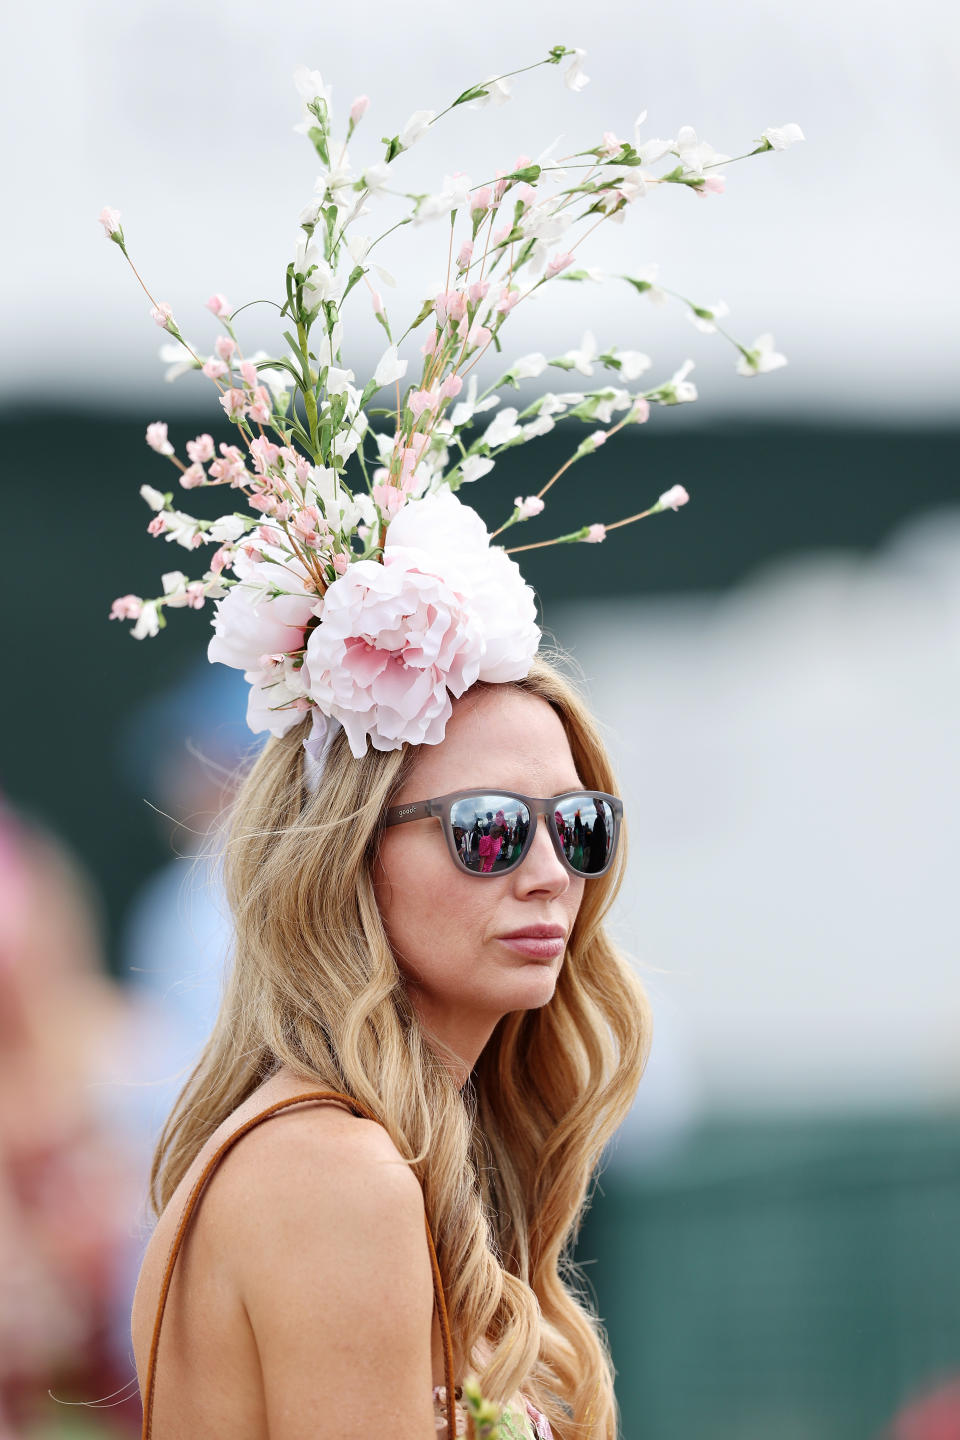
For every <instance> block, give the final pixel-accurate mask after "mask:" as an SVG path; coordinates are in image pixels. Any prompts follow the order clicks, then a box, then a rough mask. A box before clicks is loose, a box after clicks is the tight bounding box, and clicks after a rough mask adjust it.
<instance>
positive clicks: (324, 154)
mask: <svg viewBox="0 0 960 1440" xmlns="http://www.w3.org/2000/svg"><path fill="white" fill-rule="evenodd" d="M307 134H308V135H309V137H310V139H311V140H312V141H313V148H314V150H316V152H317V154H318V155H319V156H320V159H321V160H322V161H323V163H324V165H329V164H330V151H329V150H328V149H327V136H326V132H325V131H323V130H321V129H320V127H319V125H311V126H310V129H309V130H308V131H307Z"/></svg>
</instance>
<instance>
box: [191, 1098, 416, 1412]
mask: <svg viewBox="0 0 960 1440" xmlns="http://www.w3.org/2000/svg"><path fill="white" fill-rule="evenodd" d="M273 1098H276V1096H274V1097H273ZM266 1099H268V1097H267V1096H265V1095H264V1096H260V1097H257V1099H256V1102H255V1103H254V1104H253V1105H252V1106H248V1105H244V1106H241V1107H240V1109H239V1110H238V1111H237V1112H235V1113H234V1115H233V1116H232V1117H231V1122H230V1128H231V1129H235V1128H236V1127H237V1126H238V1125H239V1126H242V1125H243V1123H244V1120H245V1119H248V1118H252V1116H253V1114H255V1113H256V1111H257V1110H258V1109H262V1108H264V1105H263V1101H264V1100H266ZM204 1210H205V1211H206V1220H205V1235H206V1240H205V1247H206V1259H207V1261H208V1262H209V1264H210V1267H211V1273H213V1274H215V1275H217V1276H218V1277H219V1281H220V1282H222V1283H226V1284H227V1285H228V1287H229V1290H230V1292H231V1293H232V1294H233V1295H235V1296H236V1298H237V1300H238V1302H239V1304H240V1305H241V1306H242V1311H243V1313H244V1314H245V1316H246V1320H247V1322H248V1323H249V1327H250V1331H251V1332H252V1336H253V1340H254V1343H255V1346H256V1353H257V1355H258V1359H259V1373H260V1376H261V1379H262V1384H263V1397H264V1404H265V1409H266V1416H267V1433H268V1434H269V1435H270V1436H271V1440H274V1437H275V1440H328V1437H330V1440H332V1437H334V1436H337V1437H339V1436H341V1435H344V1434H366V1433H373V1432H376V1431H380V1430H390V1428H391V1426H392V1425H393V1424H394V1422H395V1419H396V1416H397V1414H402V1415H404V1416H405V1420H404V1426H403V1427H402V1428H401V1430H400V1431H399V1432H398V1433H399V1434H400V1435H402V1436H403V1437H406V1436H407V1435H410V1436H412V1437H419V1436H426V1435H428V1434H431V1433H432V1399H431V1393H432V1378H431V1377H432V1366H431V1334H432V1325H433V1307H434V1295H433V1271H432V1266H431V1260H430V1254H429V1244H428V1241H427V1235H426V1226H425V1211H424V1200H423V1192H422V1190H421V1187H420V1183H419V1181H418V1179H417V1177H416V1175H415V1174H414V1172H413V1170H412V1169H411V1168H410V1166H409V1165H407V1164H406V1162H405V1161H404V1159H403V1157H402V1155H401V1154H400V1152H399V1151H398V1149H397V1147H396V1145H395V1144H394V1143H393V1141H392V1139H391V1138H390V1136H389V1134H388V1133H387V1131H386V1130H385V1129H384V1127H383V1126H382V1125H379V1124H377V1123H376V1122H375V1121H372V1120H367V1119H364V1118H363V1117H359V1116H356V1115H353V1114H351V1113H350V1112H349V1111H347V1110H346V1109H345V1108H343V1107H341V1106H339V1105H336V1104H333V1103H325V1104H316V1103H313V1104H304V1105H298V1106H294V1107H291V1108H290V1109H285V1110H282V1111H280V1112H278V1113H276V1114H274V1115H272V1116H270V1118H269V1119H268V1120H265V1121H264V1122H263V1123H262V1124H258V1125H256V1126H255V1127H254V1128H252V1129H251V1130H250V1131H249V1132H248V1133H247V1134H245V1135H244V1136H243V1138H242V1139H241V1140H239V1141H238V1143H237V1144H236V1146H235V1147H234V1148H233V1149H232V1150H231V1151H230V1153H229V1154H228V1155H227V1156H226V1157H225V1158H224V1163H223V1164H222V1166H221V1167H219V1169H218V1171H217V1174H216V1175H215V1176H214V1179H213V1182H212V1183H211V1185H210V1189H209V1192H208V1194H207V1195H206V1196H205V1199H204V1203H203V1206H202V1207H201V1211H204ZM407 1426H409V1428H407Z"/></svg>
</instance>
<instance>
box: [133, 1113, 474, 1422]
mask: <svg viewBox="0 0 960 1440" xmlns="http://www.w3.org/2000/svg"><path fill="white" fill-rule="evenodd" d="M307 1100H339V1101H341V1102H343V1103H345V1104H347V1105H348V1106H349V1107H350V1109H351V1110H353V1111H354V1112H355V1113H357V1114H360V1115H364V1116H365V1117H366V1118H367V1119H368V1120H375V1121H376V1122H377V1124H378V1125H382V1124H383V1121H382V1120H379V1119H377V1116H376V1115H374V1114H373V1113H372V1112H371V1111H370V1110H368V1109H367V1107H366V1106H365V1105H364V1104H363V1103H362V1101H360V1100H355V1099H354V1098H353V1096H352V1095H343V1094H341V1093H340V1091H338V1090H315V1091H310V1092H308V1093H307V1094H305V1095H295V1096H294V1097H293V1099H291V1100H278V1101H277V1102H276V1104H274V1105H270V1106H268V1107H267V1109H266V1110H261V1111H260V1112H259V1113H258V1114H256V1115H253V1116H251V1118H250V1119H249V1120H246V1121H244V1123H243V1124H242V1125H239V1126H238V1127H237V1129H236V1130H234V1131H233V1133H232V1134H231V1135H228V1136H227V1138H226V1140H224V1142H223V1144H222V1145H221V1146H220V1148H219V1149H218V1150H216V1151H215V1152H214V1154H213V1155H211V1157H210V1159H209V1160H208V1161H207V1163H206V1165H205V1166H204V1167H203V1170H202V1172H201V1174H200V1177H199V1179H198V1180H197V1182H196V1184H195V1185H194V1187H193V1189H192V1190H191V1191H190V1195H189V1197H188V1199H187V1203H186V1204H185V1205H184V1207H183V1213H182V1214H181V1216H180V1221H179V1224H178V1225H177V1231H176V1234H175V1235H174V1237H173V1243H172V1244H171V1246H170V1253H169V1254H168V1256H167V1263H166V1268H165V1270H164V1272H163V1284H162V1285H161V1287H160V1299H159V1302H158V1304H157V1318H156V1320H155V1322H154V1326H153V1340H152V1341H151V1344H150V1359H149V1361H148V1364H147V1383H146V1385H145V1387H144V1392H143V1430H142V1431H141V1436H142V1440H151V1436H152V1433H153V1431H152V1427H153V1398H154V1387H155V1384H156V1375H157V1351H158V1349H159V1346H160V1326H161V1324H162V1322H163V1312H164V1310H165V1309H166V1306H167V1295H168V1294H169V1291H170V1282H171V1280H172V1279H173V1267H174V1265H175V1264H176V1263H177V1256H178V1255H179V1254H180V1247H181V1246H182V1244H183V1240H184V1236H185V1235H186V1233H187V1227H188V1225H189V1224H190V1220H191V1218H192V1216H193V1213H194V1211H195V1210H196V1208H197V1204H198V1202H199V1200H200V1196H201V1194H202V1192H203V1188H204V1186H205V1185H206V1183H207V1181H208V1180H209V1179H210V1176H211V1175H212V1174H213V1171H214V1170H215V1169H216V1167H217V1165H218V1164H219V1163H220V1161H221V1160H222V1159H223V1157H224V1155H226V1153H227V1151H228V1150H231V1149H232V1148H233V1146H234V1145H236V1143H237V1141H238V1140H240V1139H241V1138H242V1137H243V1136H244V1135H246V1133H247V1131H248V1130H252V1129H253V1128H254V1126H256V1125H260V1124H262V1123H263V1121H264V1120H269V1119H270V1116H271V1115H276V1114H277V1113H278V1111H280V1110H286V1109H287V1108H288V1107H289V1106H290V1105H302V1104H303V1103H304V1102H305V1101H307ZM424 1218H425V1219H426V1222H427V1244H428V1246H429V1248H430V1264H431V1267H432V1269H433V1289H434V1294H435V1296H436V1302H437V1310H438V1311H439V1315H440V1329H441V1331H442V1333H443V1372H444V1376H445V1378H446V1392H447V1407H446V1408H447V1440H457V1428H456V1427H457V1415H456V1399H455V1396H454V1383H453V1341H452V1339H451V1337H450V1319H449V1316H448V1315H447V1305H446V1300H445V1299H444V1294H443V1280H442V1278H441V1275H440V1266H439V1264H438V1263H437V1251H436V1247H435V1245H434V1243H433V1233H432V1231H431V1229H430V1221H429V1219H427V1217H426V1216H425V1217H424ZM471 1419H472V1417H471ZM470 1428H471V1430H472V1428H473V1427H472V1425H471V1427H470Z"/></svg>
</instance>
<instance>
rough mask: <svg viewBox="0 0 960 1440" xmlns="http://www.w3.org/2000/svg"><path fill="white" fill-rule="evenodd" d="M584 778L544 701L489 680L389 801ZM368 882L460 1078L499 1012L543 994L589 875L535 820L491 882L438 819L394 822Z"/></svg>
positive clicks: (560, 788) (529, 790)
mask: <svg viewBox="0 0 960 1440" xmlns="http://www.w3.org/2000/svg"><path fill="white" fill-rule="evenodd" d="M582 785H583V780H582V779H581V777H580V776H579V775H578V774H577V769H576V766H575V764H574V762H573V756H572V754H571V753H570V745H569V742H568V740H567V736H566V732H565V731H564V728H563V725H562V724H561V721H560V718H559V716H558V715H557V714H556V712H555V711H554V710H553V709H552V708H551V706H550V705H548V704H547V702H546V701H545V700H541V699H540V698H539V696H536V695H529V694H525V693H524V692H522V691H520V690H516V689H514V688H513V687H512V686H510V685H493V686H491V687H489V688H485V689H482V690H478V691H474V692H468V693H467V695H466V696H464V698H463V699H462V700H460V701H457V702H454V709H453V714H452V716H451V718H450V720H449V721H448V722H447V728H446V734H445V736H444V739H443V740H442V742H441V743H440V744H439V745H424V746H423V747H422V748H421V750H420V753H419V755H418V757H417V763H416V766H415V768H414V770H413V772H412V773H411V775H410V777H409V779H408V780H407V781H406V782H405V784H404V785H403V787H402V789H400V790H399V791H398V792H397V794H396V795H395V797H394V799H393V803H394V804H396V805H405V804H407V803H408V802H410V801H413V800H429V799H432V798H433V797H434V796H437V795H448V794H450V793H451V792H452V791H455V790H459V789H463V790H472V789H490V790H496V789H498V788H501V787H502V788H503V789H506V790H514V791H519V792H520V793H521V794H525V795H543V796H546V795H559V794H562V793H563V792H564V791H567V790H577V789H579V788H581V787H582ZM374 882H375V888H376V895H377V903H378V904H379V907H380V913H381V915H382V916H383V920H384V923H385V925H386V928H387V934H388V936H389V938H390V944H391V947H392V949H393V953H394V955H395V956H396V959H397V963H398V965H399V966H400V969H401V971H402V972H403V974H404V976H405V977H406V980H407V985H408V989H409V991H410V995H411V999H412V1001H413V1003H414V1005H415V1007H416V1009H417V1011H418V1013H419V1015H420V1018H421V1020H422V1022H423V1023H424V1025H425V1027H426V1028H427V1029H428V1030H430V1031H432V1032H433V1033H434V1034H435V1035H437V1036H439V1038H440V1039H441V1040H442V1041H444V1042H445V1043H446V1044H448V1045H449V1046H450V1047H451V1048H452V1049H453V1050H454V1052H455V1053H456V1054H457V1055H458V1056H459V1057H460V1058H461V1059H462V1060H463V1062H464V1064H465V1066H466V1070H465V1071H464V1072H463V1075H462V1077H461V1079H463V1078H466V1074H467V1073H468V1072H469V1070H470V1069H472V1067H473V1065H474V1063H475V1062H476V1059H477V1057H478V1056H479V1054H480V1052H481V1050H482V1049H483V1047H484V1045H485V1044H486V1042H487V1040H488V1039H489V1038H490V1034H491V1032H492V1031H493V1028H494V1026H495V1025H496V1023H497V1021H498V1020H499V1019H500V1018H501V1017H502V1016H503V1015H505V1014H507V1013H508V1012H509V1011H512V1010H529V1009H534V1008H536V1007H538V1006H540V1005H545V1004H546V1003H547V1001H548V1000H550V998H551V996H552V995H553V992H554V988H555V986H556V981H557V975H558V974H559V972H560V967H561V965H562V964H563V956H564V950H565V944H566V941H567V940H568V939H569V936H570V932H571V930H572V929H573V922H574V920H575V919H576V917H577V911H578V909H579V908H580V901H581V899H582V897H583V887H584V883H585V882H584V881H583V880H580V879H577V878H576V877H575V876H574V875H571V874H570V872H569V871H568V870H567V869H566V868H565V867H564V865H563V864H562V863H561V861H560V859H559V857H558V855H557V852H556V850H555V849H554V847H553V842H552V841H551V839H550V836H549V834H548V832H547V829H546V826H545V823H544V820H543V818H542V817H540V819H539V820H538V822H537V829H536V833H535V835H534V839H533V843H532V845H531V847H530V850H529V851H528V853H527V855H526V857H525V858H524V860H523V862H522V864H520V865H519V866H518V867H517V868H516V869H514V870H512V871H510V872H508V873H507V874H502V875H491V876H490V878H489V879H477V878H476V877H474V876H472V875H468V874H466V873H465V872H463V871H461V870H460V869H458V867H457V865H456V864H455V862H454V860H453V858H452V857H451V855H450V851H449V850H448V848H447V842H446V838H445V836H444V834H443V830H442V828H441V825H440V822H439V820H436V819H432V818H431V819H426V820H416V821H412V822H410V823H408V824H405V825H395V826H391V827H390V828H389V829H387V831H386V832H385V834H384V837H383V841H382V844H381V848H380V854H379V857H378V863H377V865H376V868H375V872H374ZM543 926H549V927H552V929H553V930H554V931H555V934H556V940H555V942H554V944H553V945H552V946H549V945H544V944H543V943H542V942H541V943H540V944H539V945H535V944H531V943H530V940H529V938H528V939H527V942H526V944H524V942H523V939H522V937H520V938H517V937H518V932H522V931H524V930H529V929H530V928H531V927H543ZM511 937H513V938H511ZM537 949H539V950H541V951H547V950H549V951H551V952H552V953H544V954H540V955H537V954H532V953H531V951H535V950H537Z"/></svg>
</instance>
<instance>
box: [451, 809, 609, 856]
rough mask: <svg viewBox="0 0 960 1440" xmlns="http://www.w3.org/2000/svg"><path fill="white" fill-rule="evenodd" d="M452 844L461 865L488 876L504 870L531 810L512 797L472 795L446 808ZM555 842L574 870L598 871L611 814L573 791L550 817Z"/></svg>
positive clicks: (517, 852)
mask: <svg viewBox="0 0 960 1440" xmlns="http://www.w3.org/2000/svg"><path fill="white" fill-rule="evenodd" d="M450 822H451V826H452V829H453V836H454V842H455V844H456V847H457V853H458V854H459V856H460V858H461V860H462V862H463V864H464V866H465V867H466V868H467V869H468V870H471V871H474V872H475V873H477V874H484V875H488V874H491V873H498V872H502V871H504V870H509V869H510V868H511V867H512V866H513V865H515V864H516V862H517V861H518V860H519V859H520V856H521V855H522V854H523V851H524V846H525V844H526V842H527V839H528V836H529V833H530V825H531V814H530V809H529V807H528V806H527V805H525V804H523V802H522V801H520V800H518V799H517V798H516V797H515V796H509V795H499V794H495V793H493V792H491V793H490V794H489V795H472V796H469V797H464V798H463V799H462V800H457V801H455V802H454V804H453V805H452V806H451V811H450ZM550 823H551V826H552V828H553V830H554V834H555V836H556V839H557V841H558V842H559V845H560V848H561V849H562V851H563V853H564V855H565V856H566V858H567V860H568V861H569V862H570V864H571V865H572V866H573V868H574V869H575V870H579V871H581V872H582V873H583V874H585V875H593V874H596V873H598V872H599V871H601V870H602V869H603V868H604V866H605V865H606V863H607V859H608V857H609V854H610V846H611V843H612V840H613V823H614V822H613V813H612V811H611V809H610V806H609V804H608V803H607V802H606V801H605V800H601V799H599V798H597V797H596V796H592V795H589V794H579V795H573V796H568V797H565V798H564V799H563V800H561V801H560V802H559V804H558V806H557V808H556V809H555V810H554V812H553V814H552V816H551V817H550Z"/></svg>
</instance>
